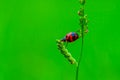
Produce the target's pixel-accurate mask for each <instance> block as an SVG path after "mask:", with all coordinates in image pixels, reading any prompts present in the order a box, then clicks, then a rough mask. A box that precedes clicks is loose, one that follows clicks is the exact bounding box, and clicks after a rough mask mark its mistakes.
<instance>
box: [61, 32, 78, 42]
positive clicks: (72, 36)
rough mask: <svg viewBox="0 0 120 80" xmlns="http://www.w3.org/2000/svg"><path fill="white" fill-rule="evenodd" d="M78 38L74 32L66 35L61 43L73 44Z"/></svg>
mask: <svg viewBox="0 0 120 80" xmlns="http://www.w3.org/2000/svg"><path fill="white" fill-rule="evenodd" d="M78 38H79V35H78V34H77V33H76V32H70V33H68V34H67V35H66V36H65V37H64V38H63V39H61V41H63V42H73V41H75V40H77V39H78Z"/></svg>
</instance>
